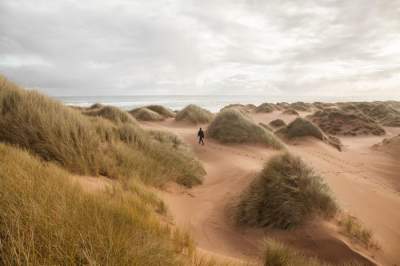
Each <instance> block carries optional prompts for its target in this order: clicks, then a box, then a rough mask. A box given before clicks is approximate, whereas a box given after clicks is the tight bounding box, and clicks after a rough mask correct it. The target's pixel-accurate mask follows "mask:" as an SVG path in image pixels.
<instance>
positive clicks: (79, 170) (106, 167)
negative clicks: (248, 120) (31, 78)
mask: <svg viewBox="0 0 400 266" xmlns="http://www.w3.org/2000/svg"><path fill="white" fill-rule="evenodd" d="M0 115H1V119H0V141H1V142H5V143H9V144H13V145H17V146H19V147H21V148H24V149H28V150H29V151H31V152H32V153H34V154H36V155H38V156H40V157H41V158H42V159H44V160H46V161H52V162H55V163H57V164H58V165H60V166H62V167H64V168H65V169H67V170H68V171H70V172H72V173H76V174H82V175H104V176H108V177H111V178H137V179H141V180H142V181H144V182H145V183H148V184H153V185H157V186H162V185H163V184H165V183H166V182H168V181H177V182H179V183H181V184H185V185H188V186H191V185H194V184H198V183H200V182H201V178H202V176H203V175H204V170H203V168H202V167H201V165H200V164H199V163H198V162H197V160H195V159H194V158H193V156H191V155H190V154H187V153H184V152H182V151H181V150H175V149H171V148H170V146H169V145H166V144H165V143H160V142H158V141H156V140H155V139H154V138H153V137H152V136H151V135H150V134H149V133H148V132H146V131H145V130H143V129H142V128H140V126H139V125H138V124H137V122H136V120H135V119H134V118H133V117H131V115H130V114H128V113H126V112H124V111H121V110H119V109H118V108H115V107H108V106H101V107H99V108H92V109H91V110H84V111H79V110H74V109H72V108H68V107H66V106H64V105H63V104H61V103H59V102H57V101H54V100H52V99H50V98H48V97H46V96H43V95H41V94H39V93H37V92H34V91H27V90H23V89H21V88H19V87H18V86H17V85H15V84H13V83H12V82H9V81H8V80H6V79H5V78H3V77H0Z"/></svg>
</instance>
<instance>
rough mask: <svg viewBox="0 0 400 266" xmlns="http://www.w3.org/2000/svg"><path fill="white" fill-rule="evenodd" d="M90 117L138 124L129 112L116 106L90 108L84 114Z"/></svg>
mask: <svg viewBox="0 0 400 266" xmlns="http://www.w3.org/2000/svg"><path fill="white" fill-rule="evenodd" d="M83 114H85V115H88V116H99V117H103V118H105V119H108V120H110V121H112V122H115V123H132V124H137V122H136V120H135V119H134V118H133V117H132V116H131V115H130V114H129V113H127V112H124V111H122V110H120V109H118V108H117V107H114V106H101V107H100V108H90V109H88V110H86V111H84V112H83Z"/></svg>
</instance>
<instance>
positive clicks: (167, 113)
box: [146, 105, 175, 117]
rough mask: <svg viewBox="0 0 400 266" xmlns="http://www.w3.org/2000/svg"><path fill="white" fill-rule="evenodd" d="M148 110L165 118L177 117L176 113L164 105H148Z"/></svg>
mask: <svg viewBox="0 0 400 266" xmlns="http://www.w3.org/2000/svg"><path fill="white" fill-rule="evenodd" d="M146 108H147V109H150V110H152V111H154V112H156V113H158V114H159V115H161V116H163V117H175V113H174V112H173V111H172V110H171V109H169V108H167V107H165V106H162V105H148V106H146Z"/></svg>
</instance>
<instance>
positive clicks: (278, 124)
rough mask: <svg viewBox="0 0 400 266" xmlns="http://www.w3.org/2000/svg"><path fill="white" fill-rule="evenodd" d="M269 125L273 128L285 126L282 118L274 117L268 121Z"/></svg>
mask: <svg viewBox="0 0 400 266" xmlns="http://www.w3.org/2000/svg"><path fill="white" fill-rule="evenodd" d="M269 125H270V126H271V127H274V128H279V127H284V126H286V123H285V121H283V120H282V119H275V120H272V121H271V122H269Z"/></svg>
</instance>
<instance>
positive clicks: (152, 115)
mask: <svg viewBox="0 0 400 266" xmlns="http://www.w3.org/2000/svg"><path fill="white" fill-rule="evenodd" d="M130 113H131V114H132V115H133V116H134V117H135V118H136V119H137V120H141V121H161V120H163V119H164V117H163V116H161V115H160V114H158V113H156V112H154V111H153V110H150V109H147V108H146V107H142V108H138V109H134V110H132V111H130Z"/></svg>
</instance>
